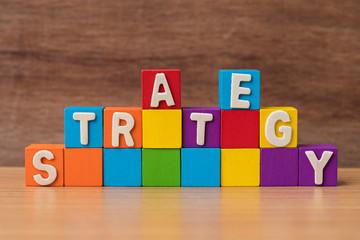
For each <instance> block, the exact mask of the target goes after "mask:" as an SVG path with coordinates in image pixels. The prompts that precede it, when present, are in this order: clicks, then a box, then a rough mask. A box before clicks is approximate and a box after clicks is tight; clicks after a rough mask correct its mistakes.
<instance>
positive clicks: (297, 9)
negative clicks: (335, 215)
mask: <svg viewBox="0 0 360 240" xmlns="http://www.w3.org/2000/svg"><path fill="white" fill-rule="evenodd" d="M0 9H1V10H2V11H1V15H0V31H1V34H0V101H1V110H2V112H1V113H2V114H1V115H0V136H1V138H0V148H1V151H0V165H5V166H22V165H24V147H25V146H27V145H29V144H31V143H63V109H64V108H65V107H66V106H72V105H86V106H91V105H92V106H116V107H117V106H119V107H121V106H141V91H140V82H141V79H140V76H141V69H146V68H147V69H151V68H179V69H181V70H182V105H183V106H196V107H205V106H217V105H218V92H217V81H218V69H232V68H235V69H247V68H250V69H259V70H260V71H261V105H262V106H276V105H286V106H294V107H296V108H297V109H298V110H299V143H309V144H314V143H323V144H334V145H335V146H337V147H338V148H339V163H340V166H343V167H349V166H360V161H358V160H359V157H358V152H357V148H358V145H359V143H360V141H359V136H360V121H359V118H360V94H359V92H360V82H359V79H360V68H359V65H360V41H359V39H360V28H359V22H360V15H359V12H360V2H359V1H338V0H320V1H310V0H306V1H285V0H274V1H250V0H244V1H236V0H224V1H205V0H198V1H192V0H191V1H190V0H185V1H180V0H177V1H172V0H170V1H158V0H154V1H147V0H139V1H132V0H121V1H118V0H105V1H84V0H79V1H69V0H64V1H50V0H42V1H41V0H33V1H25V0H23V1H18V0H2V1H0Z"/></svg>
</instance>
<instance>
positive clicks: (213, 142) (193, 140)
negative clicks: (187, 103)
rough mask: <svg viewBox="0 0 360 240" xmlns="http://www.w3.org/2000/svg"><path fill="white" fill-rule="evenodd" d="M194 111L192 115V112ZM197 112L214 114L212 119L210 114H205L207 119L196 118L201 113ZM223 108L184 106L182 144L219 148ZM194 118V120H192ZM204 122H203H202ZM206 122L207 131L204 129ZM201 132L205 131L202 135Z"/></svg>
mask: <svg viewBox="0 0 360 240" xmlns="http://www.w3.org/2000/svg"><path fill="white" fill-rule="evenodd" d="M192 113H194V114H193V115H192V117H191V114H192ZM196 113H207V114H212V120H211V121H210V120H209V117H210V116H209V115H207V116H205V118H207V119H206V121H204V120H202V121H201V120H196V119H198V118H199V115H198V114H196ZM220 115H221V110H220V108H217V107H202V108H183V110H182V117H183V119H182V122H183V128H182V133H183V136H182V139H183V143H182V146H183V147H184V148H219V147H220V121H221V118H220ZM191 118H193V119H194V120H191ZM201 122H202V123H201ZM204 123H205V131H204V128H203V126H204ZM198 127H199V132H200V134H199V136H198V134H197V133H198V130H197V129H198ZM201 133H205V136H204V137H201Z"/></svg>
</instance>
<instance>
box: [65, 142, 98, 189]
mask: <svg viewBox="0 0 360 240" xmlns="http://www.w3.org/2000/svg"><path fill="white" fill-rule="evenodd" d="M64 165H65V186H79V187H81V186H102V185H103V149H102V148H65V161H64Z"/></svg>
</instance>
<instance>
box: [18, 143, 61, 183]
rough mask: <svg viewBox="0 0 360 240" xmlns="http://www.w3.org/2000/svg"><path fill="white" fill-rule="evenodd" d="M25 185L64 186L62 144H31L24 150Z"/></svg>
mask: <svg viewBox="0 0 360 240" xmlns="http://www.w3.org/2000/svg"><path fill="white" fill-rule="evenodd" d="M25 184H26V186H63V185H64V145H63V144H31V145H30V146H28V147H26V148H25Z"/></svg>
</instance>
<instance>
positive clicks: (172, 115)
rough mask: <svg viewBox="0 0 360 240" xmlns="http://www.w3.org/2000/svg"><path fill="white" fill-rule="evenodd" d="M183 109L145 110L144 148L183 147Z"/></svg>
mask: <svg viewBox="0 0 360 240" xmlns="http://www.w3.org/2000/svg"><path fill="white" fill-rule="evenodd" d="M181 119H182V117H181V110H180V109H179V110H143V148H181V125H182V124H181Z"/></svg>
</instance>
